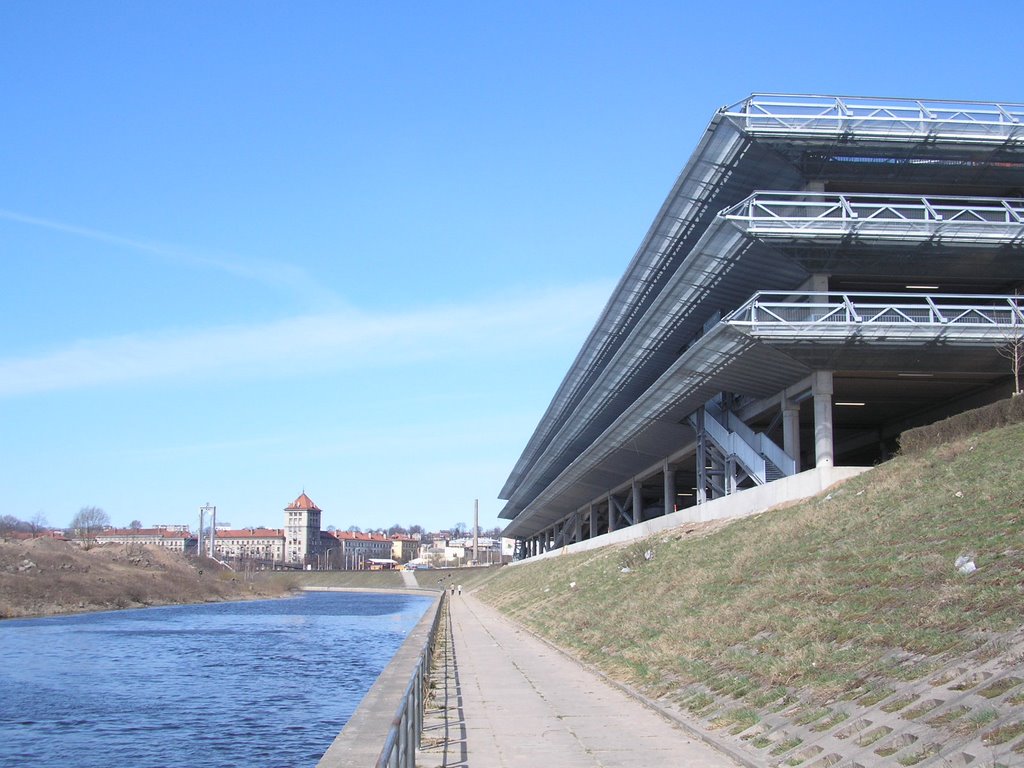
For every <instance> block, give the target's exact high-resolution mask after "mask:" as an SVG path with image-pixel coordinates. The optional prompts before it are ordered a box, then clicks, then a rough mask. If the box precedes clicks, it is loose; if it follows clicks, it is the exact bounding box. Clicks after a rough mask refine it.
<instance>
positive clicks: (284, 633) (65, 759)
mask: <svg viewBox="0 0 1024 768" xmlns="http://www.w3.org/2000/svg"><path fill="white" fill-rule="evenodd" d="M429 605H430V598H427V597H418V596H412V595H399V594H367V593H352V592H313V593H306V594H304V595H303V596H301V597H297V598H291V599H285V600H260V601H252V602H241V603H218V604H211V605H198V606H195V605H193V606H168V607H164V608H146V609H141V610H132V611H114V612H109V613H92V614H81V615H76V616H61V617H52V618H45V619H26V620H21V619H19V620H5V621H2V622H0V766H3V767H4V768H7V767H8V766H12V767H13V766H18V767H19V768H22V767H24V766H72V767H73V768H114V767H115V766H130V767H131V768H150V767H152V768H176V767H177V766H182V767H183V768H184V767H185V766H188V767H189V768H196V767H198V766H202V767H203V768H229V767H231V766H246V768H285V767H286V766H296V767H298V766H303V767H309V766H314V765H316V762H317V760H319V758H320V756H321V755H322V754H323V753H324V752H325V751H326V750H327V747H329V746H330V744H331V741H332V740H333V739H334V737H335V736H336V735H337V733H338V731H340V730H341V728H342V726H343V725H344V724H345V723H346V722H347V721H348V718H349V717H350V716H351V714H352V712H353V711H354V710H355V708H356V706H357V705H358V704H359V701H360V700H361V699H362V697H363V695H364V694H365V693H366V691H367V690H369V688H370V686H371V685H372V684H373V682H374V680H375V679H376V678H377V675H378V674H380V672H381V670H383V669H384V667H385V666H387V663H388V662H389V661H390V660H391V657H392V656H393V655H394V653H395V651H396V650H398V647H399V646H400V645H401V644H402V642H403V641H404V639H405V637H406V636H407V635H408V633H409V631H410V630H411V629H412V628H413V627H414V626H415V625H416V623H417V622H418V621H419V619H420V618H421V617H422V616H423V614H424V612H425V611H426V608H427V606H429Z"/></svg>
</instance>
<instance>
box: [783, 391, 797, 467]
mask: <svg viewBox="0 0 1024 768" xmlns="http://www.w3.org/2000/svg"><path fill="white" fill-rule="evenodd" d="M782 450H784V451H785V452H786V453H788V454H789V455H790V456H791V457H792V458H793V460H794V461H796V471H797V472H799V471H800V405H799V404H798V403H794V402H793V401H792V400H783V401H782Z"/></svg>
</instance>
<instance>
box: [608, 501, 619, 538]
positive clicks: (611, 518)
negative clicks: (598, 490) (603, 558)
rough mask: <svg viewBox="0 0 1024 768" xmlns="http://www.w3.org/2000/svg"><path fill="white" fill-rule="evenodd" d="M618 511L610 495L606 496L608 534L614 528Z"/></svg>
mask: <svg viewBox="0 0 1024 768" xmlns="http://www.w3.org/2000/svg"><path fill="white" fill-rule="evenodd" d="M618 518H619V511H618V504H617V503H616V501H615V497H614V496H612V495H611V494H610V493H609V494H608V533H611V532H612V531H614V530H615V528H616V523H617V522H618Z"/></svg>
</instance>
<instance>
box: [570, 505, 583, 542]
mask: <svg viewBox="0 0 1024 768" xmlns="http://www.w3.org/2000/svg"><path fill="white" fill-rule="evenodd" d="M575 518H576V519H575V520H574V521H573V537H572V540H573V541H583V513H582V512H581V511H580V510H576V513H575Z"/></svg>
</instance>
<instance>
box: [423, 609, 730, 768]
mask: <svg viewBox="0 0 1024 768" xmlns="http://www.w3.org/2000/svg"><path fill="white" fill-rule="evenodd" d="M451 605H452V608H451V632H452V637H453V639H454V643H449V646H448V649H449V652H448V664H447V679H445V680H443V681H442V680H438V695H439V698H438V704H439V707H438V709H436V710H434V711H433V712H432V713H431V714H430V715H429V716H428V719H427V722H426V724H425V726H426V727H425V730H424V750H423V751H422V752H421V753H420V755H419V759H418V760H417V765H418V766H423V768H435V766H436V767H438V768H441V767H443V768H536V766H545V768H577V767H578V768H584V767H586V768H593V767H594V766H602V767H607V768H620V767H621V768H635V766H641V765H643V766H647V765H649V766H673V768H690V767H692V768H734V766H737V765H738V763H735V762H734V761H732V760H731V759H729V758H728V757H726V756H725V755H723V754H721V753H720V752H717V751H716V750H714V749H713V748H712V747H710V746H707V745H705V744H704V743H703V742H701V741H699V740H697V739H695V738H694V737H693V736H691V735H689V734H688V733H686V732H685V731H683V730H682V729H680V728H678V727H677V726H675V725H673V724H671V723H670V722H669V721H667V720H665V719H664V718H662V717H661V716H660V715H658V714H656V713H655V712H653V711H652V710H650V709H648V708H647V707H645V706H644V705H642V704H641V703H639V702H638V701H636V700H635V699H633V698H631V697H630V696H628V695H627V694H625V693H623V692H622V691H621V690H619V689H618V688H616V687H614V686H612V685H609V684H608V683H606V682H605V681H604V680H602V679H601V678H600V677H598V676H596V675H594V674H592V673H590V672H588V671H586V670H584V669H583V668H581V667H580V666H578V665H577V664H576V663H574V662H573V661H571V660H569V659H567V658H566V657H565V656H563V655H562V654H560V653H558V652H557V651H555V650H553V649H552V648H550V647H549V646H547V645H545V644H544V643H542V642H541V641H539V640H537V639H536V638H534V637H533V636H532V635H530V634H529V633H528V632H524V631H521V630H519V629H517V628H516V627H515V626H514V625H513V624H511V623H510V622H509V621H507V620H506V619H504V618H503V617H502V616H501V615H500V614H498V613H497V612H496V611H494V610H493V609H491V608H489V607H488V606H486V605H484V604H483V603H481V602H480V601H478V600H476V599H475V598H473V597H472V596H470V595H467V594H463V595H462V596H461V597H460V596H458V595H455V596H453V597H452V599H451Z"/></svg>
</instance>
